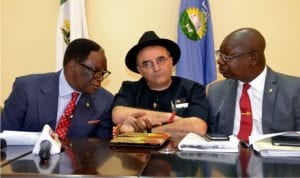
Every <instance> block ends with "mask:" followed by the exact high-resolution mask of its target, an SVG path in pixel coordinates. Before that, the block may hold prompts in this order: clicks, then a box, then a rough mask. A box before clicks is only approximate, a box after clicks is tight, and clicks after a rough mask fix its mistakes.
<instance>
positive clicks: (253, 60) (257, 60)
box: [251, 52, 259, 66]
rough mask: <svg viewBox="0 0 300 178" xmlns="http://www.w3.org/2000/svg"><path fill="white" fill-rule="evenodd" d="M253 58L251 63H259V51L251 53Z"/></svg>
mask: <svg viewBox="0 0 300 178" xmlns="http://www.w3.org/2000/svg"><path fill="white" fill-rule="evenodd" d="M251 57H252V60H251V64H252V65H253V66H255V65H257V64H258V63H259V57H258V52H254V53H252V54H251Z"/></svg>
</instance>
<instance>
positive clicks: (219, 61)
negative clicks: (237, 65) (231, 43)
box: [217, 57, 226, 65]
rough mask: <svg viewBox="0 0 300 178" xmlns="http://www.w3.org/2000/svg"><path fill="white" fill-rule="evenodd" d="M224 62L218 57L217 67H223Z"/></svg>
mask: <svg viewBox="0 0 300 178" xmlns="http://www.w3.org/2000/svg"><path fill="white" fill-rule="evenodd" d="M225 63H226V62H225V61H224V60H223V59H222V58H221V57H218V59H217V64H219V65H224V64H225Z"/></svg>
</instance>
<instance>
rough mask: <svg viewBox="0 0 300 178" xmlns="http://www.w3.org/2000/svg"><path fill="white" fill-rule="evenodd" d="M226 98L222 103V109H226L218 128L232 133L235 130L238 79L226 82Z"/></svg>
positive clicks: (229, 133)
mask: <svg viewBox="0 0 300 178" xmlns="http://www.w3.org/2000/svg"><path fill="white" fill-rule="evenodd" d="M224 87H225V92H224V99H223V100H222V104H221V105H220V107H222V108H220V111H225V112H224V113H223V115H221V117H220V120H219V122H220V123H219V127H220V128H218V130H223V131H225V132H228V133H225V134H228V135H231V134H232V132H233V124H234V114H235V101H236V90H237V81H235V80H228V82H227V83H226V85H225V86H224Z"/></svg>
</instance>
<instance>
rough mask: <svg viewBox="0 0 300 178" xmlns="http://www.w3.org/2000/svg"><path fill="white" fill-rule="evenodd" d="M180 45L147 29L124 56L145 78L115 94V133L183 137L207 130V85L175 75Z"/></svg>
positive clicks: (132, 67)
mask: <svg viewBox="0 0 300 178" xmlns="http://www.w3.org/2000/svg"><path fill="white" fill-rule="evenodd" d="M179 57H180V48H179V47H178V45H177V44H176V43H175V42H173V41H171V40H169V39H163V38H159V37H158V36H157V35H156V34H155V32H153V31H147V32H145V33H144V34H143V35H142V37H141V38H140V40H139V41H138V44H136V45H135V46H133V47H132V48H131V49H130V50H129V51H128V53H127V55H126V58H125V63H126V66H127V67H128V68H129V69H130V70H131V71H132V72H135V73H139V74H140V75H141V76H142V77H141V79H140V80H139V81H134V82H132V81H124V82H123V84H122V86H121V88H120V90H119V92H118V93H117V94H116V96H115V106H114V108H113V111H112V116H113V122H114V123H115V124H116V125H117V126H116V127H115V129H114V132H115V134H117V133H124V132H140V131H145V130H147V131H152V132H168V133H169V134H171V136H172V137H182V136H185V135H186V134H187V133H189V132H193V133H197V134H199V135H203V134H205V132H206V130H207V124H206V118H207V116H208V104H207V100H206V96H205V88H204V87H203V86H202V85H201V84H198V83H196V82H193V81H190V80H187V79H184V78H180V77H175V76H172V69H173V66H174V65H175V64H176V63H177V62H178V60H179Z"/></svg>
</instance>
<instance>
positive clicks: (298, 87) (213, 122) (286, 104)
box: [207, 68, 300, 135]
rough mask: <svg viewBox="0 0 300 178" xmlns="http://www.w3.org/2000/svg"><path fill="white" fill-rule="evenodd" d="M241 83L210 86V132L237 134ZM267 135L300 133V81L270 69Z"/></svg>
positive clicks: (264, 117)
mask: <svg viewBox="0 0 300 178" xmlns="http://www.w3.org/2000/svg"><path fill="white" fill-rule="evenodd" d="M237 85H238V81H237V80H233V79H226V80H222V81H218V82H216V83H213V84H211V85H210V86H209V87H208V96H207V97H208V102H209V121H208V123H207V124H208V127H209V131H210V132H217V133H222V134H226V135H231V134H232V132H233V124H234V113H235V101H236V92H237ZM262 130H263V133H264V134H267V133H275V132H284V131H294V130H298V131H299V130H300V78H298V77H293V76H287V75H284V74H280V73H277V72H274V71H272V70H271V69H270V68H268V69H267V76H266V81H265V88H264V94H263V108H262Z"/></svg>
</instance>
